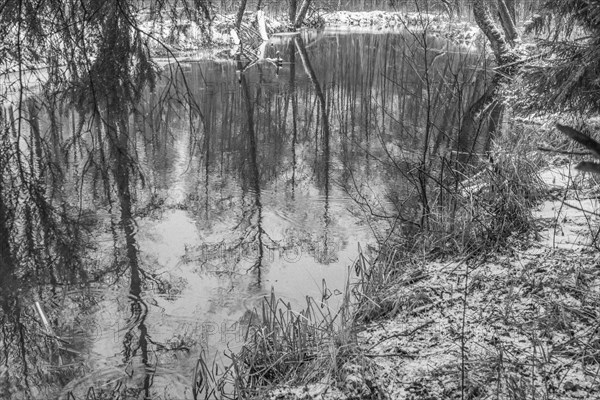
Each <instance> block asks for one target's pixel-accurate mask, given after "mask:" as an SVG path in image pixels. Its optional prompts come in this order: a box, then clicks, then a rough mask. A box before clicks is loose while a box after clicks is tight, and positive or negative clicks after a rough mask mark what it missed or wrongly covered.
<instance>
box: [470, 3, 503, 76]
mask: <svg viewBox="0 0 600 400" xmlns="http://www.w3.org/2000/svg"><path fill="white" fill-rule="evenodd" d="M473 16H474V17H475V22H477V25H479V28H480V29H481V30H482V31H483V33H484V34H485V36H487V38H488V39H489V41H490V44H491V45H492V50H493V51H494V55H495V56H496V61H498V64H499V65H502V64H504V57H505V56H506V54H507V53H508V44H507V43H506V39H505V37H504V34H503V33H502V31H500V29H499V28H498V26H496V23H495V22H494V19H493V18H492V15H491V13H490V10H489V3H488V1H487V0H474V1H473Z"/></svg>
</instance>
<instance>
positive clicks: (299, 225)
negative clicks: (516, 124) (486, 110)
mask: <svg viewBox="0 0 600 400" xmlns="http://www.w3.org/2000/svg"><path fill="white" fill-rule="evenodd" d="M422 40H423V38H422V37H420V36H413V35H411V34H408V33H405V34H398V33H381V32H380V33H373V32H356V31H354V32H341V31H326V32H320V33H316V32H310V33H304V34H302V35H301V36H297V37H279V38H274V39H273V40H272V43H271V44H269V45H268V47H267V50H266V52H267V57H270V58H276V57H277V55H276V50H278V51H279V52H280V53H279V54H280V57H281V58H282V59H283V64H282V66H281V67H278V66H277V65H276V63H271V62H268V61H264V60H263V61H259V62H258V63H256V64H255V65H248V61H245V60H242V62H241V63H238V62H236V61H219V62H216V61H209V60H205V61H198V62H189V63H182V64H181V65H179V66H177V65H167V66H165V67H164V69H163V72H162V74H161V77H160V78H159V79H157V81H156V83H155V86H154V88H150V87H148V88H147V89H146V90H144V92H143V95H142V96H141V97H140V98H139V99H135V101H133V100H131V99H124V98H121V97H119V96H118V93H114V92H113V91H112V89H110V87H111V86H110V85H111V84H112V83H111V82H108V81H107V82H104V83H103V82H102V81H98V80H97V81H96V82H95V83H96V86H95V87H92V88H90V87H77V86H76V85H75V86H74V87H73V88H71V89H69V90H71V91H73V94H69V93H67V95H66V96H64V95H65V93H61V95H62V96H63V97H56V96H47V95H44V94H43V93H37V94H36V95H31V96H29V95H28V96H25V97H23V98H22V99H21V100H22V107H21V111H19V109H18V104H15V103H13V104H11V103H10V100H12V101H14V100H15V99H16V98H17V97H15V96H14V94H13V95H11V96H10V97H8V99H9V100H6V101H5V104H4V105H3V106H4V107H3V114H2V118H3V126H2V129H3V130H2V135H3V138H2V143H1V145H2V155H1V156H0V167H2V168H1V169H0V172H1V173H2V186H1V187H0V222H1V224H0V230H1V231H0V239H1V241H2V243H0V249H1V250H2V254H1V255H2V263H1V264H0V272H2V277H3V278H2V291H1V292H0V297H1V298H2V309H1V310H0V314H1V323H2V329H1V330H0V346H1V348H0V352H1V353H2V354H1V355H0V360H1V361H2V362H1V363H0V398H28V395H30V396H31V397H33V398H40V399H42V398H43V399H45V398H61V399H70V398H75V399H83V398H86V395H88V393H89V392H88V391H89V388H91V387H93V388H95V389H94V390H95V393H96V396H98V397H97V398H109V397H100V394H99V393H108V394H105V396H109V394H110V393H112V394H111V395H114V394H115V393H121V396H122V397H120V398H132V399H133V398H136V399H137V398H140V399H141V398H144V396H148V398H152V399H191V398H192V389H191V385H192V380H193V374H194V368H195V366H196V362H197V359H198V357H199V356H200V354H201V352H202V351H204V355H205V357H206V359H207V362H208V363H211V362H212V360H213V359H214V358H215V357H216V358H217V359H223V356H222V354H223V351H224V350H226V349H228V348H229V349H231V350H234V351H235V350H237V349H239V348H240V347H241V344H242V333H243V332H242V331H243V330H242V328H241V325H240V324H239V321H240V320H241V319H243V318H244V316H245V314H247V312H248V310H252V309H253V308H254V307H255V306H256V305H257V304H259V301H260V299H261V298H262V296H264V295H268V294H269V293H270V291H271V288H274V290H275V293H276V294H277V295H278V296H280V297H282V298H283V299H285V300H286V301H289V302H291V304H292V306H293V307H298V308H300V307H302V305H303V304H305V296H307V295H309V296H313V297H315V298H317V299H321V298H322V295H323V291H324V284H323V281H325V282H326V286H327V293H329V294H330V295H331V297H330V298H329V300H328V305H329V306H331V307H335V305H336V304H337V303H338V302H339V301H340V299H341V296H342V292H343V290H344V288H345V285H346V281H347V279H348V274H349V267H350V266H351V265H352V263H353V261H354V260H355V259H356V257H357V255H358V247H359V244H360V245H361V246H362V248H363V249H367V248H368V247H369V246H373V247H376V244H377V241H378V240H381V239H383V238H384V237H385V232H386V227H389V224H390V223H391V222H389V221H387V220H386V218H379V219H378V218H374V217H373V215H371V211H372V212H373V213H374V214H377V215H382V214H386V213H389V215H392V214H393V213H394V212H396V211H398V210H397V208H396V206H395V204H399V203H398V198H399V196H400V194H401V196H400V197H401V198H402V204H403V206H402V207H403V209H402V212H403V213H404V215H406V216H407V217H412V216H413V215H416V214H418V212H419V210H418V206H417V205H416V204H415V193H413V192H412V191H411V190H412V189H411V187H412V186H411V184H412V183H411V182H409V181H408V180H407V179H405V178H403V176H402V174H401V173H399V170H402V169H406V170H409V169H410V168H411V163H412V162H413V161H415V160H419V159H421V158H422V157H428V158H431V157H434V156H436V157H437V156H438V155H442V154H448V152H450V151H452V150H457V149H458V150H460V149H461V148H460V146H461V139H460V138H459V137H458V136H457V132H458V128H459V126H458V123H459V122H458V121H459V120H460V117H461V115H462V113H464V112H465V110H466V109H467V108H468V106H469V105H470V104H471V103H472V102H473V101H475V100H476V99H477V97H478V96H479V94H480V93H481V92H482V90H483V88H484V85H485V82H484V76H485V74H484V72H483V71H482V66H481V60H480V55H478V53H477V52H475V51H472V50H471V51H469V50H468V49H465V48H459V47H456V46H452V45H450V44H448V43H447V42H445V41H443V40H438V39H435V38H427V39H426V41H425V42H423V43H421V44H418V42H419V41H422ZM240 67H242V68H246V67H247V69H246V70H245V71H244V72H243V73H240V72H239V69H240ZM82 81H83V80H82ZM99 83H100V84H105V85H106V87H107V88H109V89H107V90H103V89H102V87H101V86H98V84H99ZM34 92H35V91H34ZM65 98H68V99H69V100H65ZM19 116H21V118H20V119H19V118H18V117H19ZM19 121H20V122H19ZM464 141H465V140H464V138H463V139H462V142H464ZM221 362H223V363H224V364H226V360H225V359H223V360H222V361H221ZM70 396H72V397H70ZM90 398H93V397H90Z"/></svg>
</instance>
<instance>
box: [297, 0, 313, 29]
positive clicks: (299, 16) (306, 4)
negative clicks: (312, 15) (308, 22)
mask: <svg viewBox="0 0 600 400" xmlns="http://www.w3.org/2000/svg"><path fill="white" fill-rule="evenodd" d="M311 2H312V1H311V0H304V2H303V3H302V5H301V6H300V10H299V11H298V14H297V15H296V19H295V20H294V28H296V29H298V28H300V27H301V26H302V23H303V22H304V17H306V13H307V12H308V7H310V3H311Z"/></svg>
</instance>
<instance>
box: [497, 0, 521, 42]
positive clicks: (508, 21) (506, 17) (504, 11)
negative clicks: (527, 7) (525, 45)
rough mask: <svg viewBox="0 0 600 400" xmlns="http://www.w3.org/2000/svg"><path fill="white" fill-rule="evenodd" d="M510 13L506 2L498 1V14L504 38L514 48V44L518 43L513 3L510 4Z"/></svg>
mask: <svg viewBox="0 0 600 400" xmlns="http://www.w3.org/2000/svg"><path fill="white" fill-rule="evenodd" d="M512 8H513V9H512V13H511V12H510V10H509V8H508V6H507V4H506V2H505V1H504V0H498V13H499V14H500V23H501V24H502V28H503V29H504V32H505V33H506V38H507V39H508V41H509V43H510V44H511V45H513V46H514V44H515V42H517V41H519V33H518V32H517V27H516V26H515V19H514V16H513V15H514V11H515V10H514V3H513V4H512Z"/></svg>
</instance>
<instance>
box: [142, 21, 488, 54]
mask: <svg viewBox="0 0 600 400" xmlns="http://www.w3.org/2000/svg"><path fill="white" fill-rule="evenodd" d="M255 18H256V13H253V12H246V13H245V14H244V18H243V22H242V28H241V30H242V31H244V32H245V34H244V35H240V36H245V40H246V41H250V43H246V45H247V46H249V47H252V46H254V45H258V44H260V41H261V40H260V38H259V37H258V34H257V32H255V31H256V29H257V26H256V21H255ZM140 21H141V28H142V30H143V31H145V32H151V33H150V34H149V36H150V37H151V38H152V40H151V41H150V48H151V50H152V53H153V54H154V56H156V57H165V56H174V55H176V54H181V53H194V52H202V56H203V57H210V56H211V55H212V56H214V55H216V54H219V53H220V52H221V51H222V50H223V49H224V48H227V47H231V46H233V42H232V38H231V34H230V33H231V30H232V29H234V27H235V15H234V14H230V15H217V16H216V17H215V19H214V20H213V21H212V24H211V26H210V27H205V28H203V27H201V26H200V25H198V24H197V23H195V22H193V21H190V20H186V19H179V20H177V21H176V22H175V21H173V20H170V19H164V20H160V21H154V20H148V19H147V18H146V17H144V16H140ZM311 26H313V27H315V28H317V29H320V28H326V27H334V28H347V29H356V28H361V29H365V28H368V29H371V30H373V31H383V30H386V31H401V30H405V29H409V30H412V31H415V32H418V31H423V30H426V31H427V34H428V35H429V36H432V37H441V38H445V39H447V40H450V41H452V42H453V43H456V44H461V45H465V46H471V45H473V44H474V43H477V42H478V41H480V40H482V35H481V33H480V30H479V29H478V28H477V26H476V25H474V24H472V23H470V22H466V21H460V20H456V21H454V20H450V19H449V18H448V17H445V16H440V15H434V14H419V13H404V12H384V11H368V12H349V11H338V12H331V13H325V14H322V15H319V16H318V18H317V19H315V20H313V21H311ZM266 29H267V32H268V34H269V35H274V34H278V33H285V32H288V31H289V26H288V23H287V21H285V20H284V19H283V18H282V19H279V18H273V17H270V18H269V17H267V18H266ZM253 36H254V37H253ZM242 40H243V41H244V38H242Z"/></svg>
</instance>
